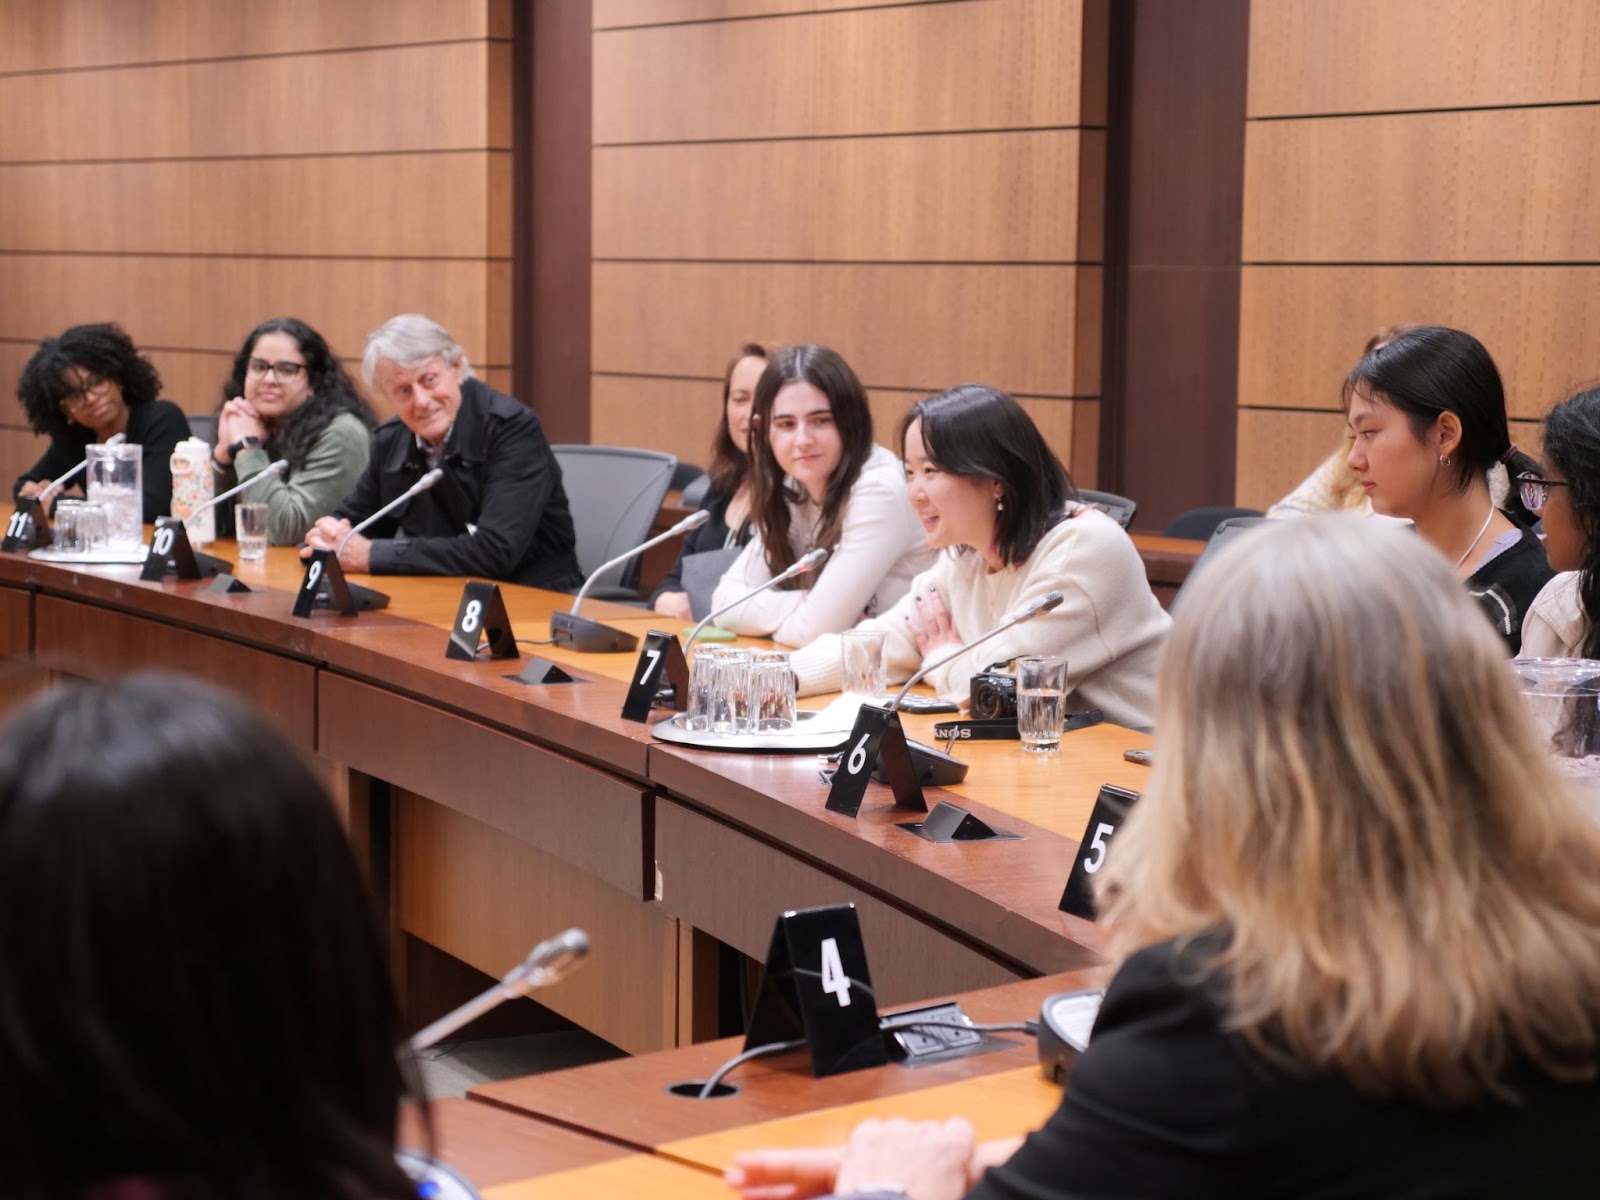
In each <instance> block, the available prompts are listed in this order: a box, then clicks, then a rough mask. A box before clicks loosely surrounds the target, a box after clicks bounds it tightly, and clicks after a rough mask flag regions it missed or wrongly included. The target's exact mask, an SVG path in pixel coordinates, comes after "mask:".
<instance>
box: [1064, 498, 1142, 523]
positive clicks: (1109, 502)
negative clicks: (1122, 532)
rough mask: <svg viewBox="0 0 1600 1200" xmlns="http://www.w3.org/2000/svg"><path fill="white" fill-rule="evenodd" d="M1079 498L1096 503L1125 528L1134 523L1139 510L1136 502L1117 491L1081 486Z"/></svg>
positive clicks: (1102, 510)
mask: <svg viewBox="0 0 1600 1200" xmlns="http://www.w3.org/2000/svg"><path fill="white" fill-rule="evenodd" d="M1078 499H1080V500H1082V501H1083V502H1084V503H1085V504H1092V505H1094V507H1096V508H1098V509H1099V510H1100V511H1101V512H1103V513H1105V514H1106V516H1108V517H1110V518H1111V519H1112V520H1113V521H1115V522H1116V523H1117V524H1118V525H1121V526H1122V527H1123V528H1124V529H1126V528H1127V527H1128V526H1129V525H1132V524H1133V514H1134V513H1136V512H1138V511H1139V505H1138V504H1137V503H1136V502H1134V501H1132V500H1129V499H1128V498H1127V497H1126V496H1119V495H1117V494H1116V493H1115V492H1096V491H1091V490H1090V489H1089V488H1079V489H1078Z"/></svg>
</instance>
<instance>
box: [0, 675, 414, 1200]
mask: <svg viewBox="0 0 1600 1200" xmlns="http://www.w3.org/2000/svg"><path fill="white" fill-rule="evenodd" d="M0 961H4V963H5V970H4V971H3V972H0V1147H3V1149H4V1153H5V1160H6V1184H5V1189H4V1190H5V1194H6V1195H7V1196H8V1197H11V1198H12V1200H44V1198H46V1197H48V1198H49V1200H111V1198H119V1200H120V1198H121V1197H132V1196H137V1197H140V1200H225V1198H226V1200H245V1198H250V1200H290V1198H291V1197H293V1198H295V1200H302V1198H309V1200H382V1198H385V1197H392V1198H394V1200H400V1198H401V1197H411V1198H413V1200H414V1197H415V1196H416V1194H417V1193H416V1190H415V1187H414V1186H413V1185H412V1184H411V1183H410V1182H409V1181H408V1179H407V1177H406V1175H405V1173H404V1172H402V1171H401V1170H400V1169H399V1168H398V1167H397V1166H396V1163H395V1157H394V1155H395V1119H396V1115H397V1111H398V1107H399V1103H400V1100H401V1097H402V1096H403V1095H404V1094H406V1093H407V1092H408V1091H409V1092H411V1093H412V1094H413V1095H419V1096H420V1091H419V1090H418V1089H417V1088H416V1087H415V1085H414V1082H413V1080H414V1074H415V1072H414V1067H413V1064H412V1062H411V1060H410V1058H409V1051H408V1050H405V1049H404V1048H402V1039H401V1034H400V1022H399V1015H398V1012H397V1009H396V1003H395V999H394V995H393V991H392V988H391V984H390V980H389V974H388V969H387V966H386V963H385V957H384V950H383V943H382V941H381V940H380V937H379V934H378V929H377V924H376V922H375V919H374V914H373V910H372V907H371V904H370V900H369V897H368V894H367V891H366V889H365V887H364V885H363V882H362V878H361V874H360V872H359V870H358V869H357V866H356V862H355V859H354V856H353V855H352V854H351V852H350V849H349V845H348V843H347V842H346V839H345V836H344V833H343V831H342V830H341V828H340V825H339V821H338V819H337V817H336V816H335V814H334V810H333V805H332V802H331V801H330V799H329V797H328V795H327V793H326V792H325V791H324V790H323V788H322V786H321V785H320V784H319V783H318V782H317V779H316V776H315V775H313V774H312V772H311V770H310V769H309V768H308V767H307V766H306V764H305V762H304V760H303V759H302V757H301V756H300V754H299V752H298V751H297V750H296V749H295V748H294V747H293V746H291V745H290V744H289V743H288V742H287V741H286V740H285V739H284V738H283V737H282V736H281V735H280V734H278V733H277V732H275V731H274V730H272V729H270V728H268V727H267V726H266V724H265V723H264V722H263V721H262V720H261V719H260V718H258V717H256V716H255V715H254V714H253V713H251V712H250V711H249V710H248V709H246V708H245V707H244V706H243V704H241V703H240V702H239V701H238V700H236V699H234V698H233V697H232V696H230V695H228V694H226V693H223V692H221V691H219V690H217V689H215V688H212V687H209V686H206V685H202V684H199V683H197V682H195V681H194V680H191V679H187V678H183V677H180V676H175V675H144V676H134V677H131V678H129V679H127V680H125V681H123V682H118V683H112V684H109V685H106V684H98V683H96V684H87V683H81V684H80V683H72V684H67V685H64V686H62V687H59V688H56V689H54V690H53V691H50V692H47V693H45V694H43V695H42V696H40V697H38V698H36V699H35V700H34V701H33V702H32V703H31V704H29V705H28V706H27V707H26V708H24V709H22V710H21V711H19V712H18V713H17V714H16V715H14V716H13V717H12V719H11V720H10V721H9V723H8V724H6V725H5V726H3V727H0ZM425 1123H426V1121H425Z"/></svg>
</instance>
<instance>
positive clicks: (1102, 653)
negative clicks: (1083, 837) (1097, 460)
mask: <svg viewBox="0 0 1600 1200" xmlns="http://www.w3.org/2000/svg"><path fill="white" fill-rule="evenodd" d="M900 445H901V449H902V453H903V454H904V457H905V470H906V476H907V479H908V480H909V498H910V502H911V508H912V510H913V511H914V512H915V513H916V516H917V518H918V520H919V521H920V523H921V525H922V528H923V530H924V531H925V533H926V535H927V540H928V544H929V545H930V546H932V547H934V548H936V549H942V550H944V551H945V553H944V554H943V555H941V556H940V557H939V559H938V560H937V561H936V562H935V563H934V565H933V567H932V568H931V569H930V570H928V571H925V572H924V573H922V574H921V575H919V576H917V578H916V579H915V580H914V581H913V583H912V585H911V590H910V592H909V593H908V594H907V595H906V596H905V597H904V598H903V599H901V601H900V602H899V603H898V604H896V605H895V606H894V608H893V609H891V610H890V611H888V612H885V613H881V614H879V615H878V616H877V617H876V618H874V619H872V620H869V621H864V622H862V624H861V625H860V626H858V628H862V629H877V630H882V631H883V632H884V634H885V635H886V638H885V651H884V653H885V658H886V663H885V665H886V668H887V670H888V673H889V676H890V678H892V679H902V680H903V679H908V678H910V676H911V675H912V674H913V673H914V672H916V671H917V670H919V669H920V668H921V667H922V665H923V664H924V663H925V662H927V661H929V660H931V659H935V658H939V657H942V656H943V655H945V654H947V653H949V652H950V650H952V649H953V648H955V647H956V646H959V645H960V644H961V643H962V642H964V641H967V640H968V639H970V638H973V637H976V636H977V635H978V634H980V633H982V632H983V631H984V630H986V629H989V628H991V627H992V626H994V625H997V624H999V623H1000V621H1001V620H1002V618H1004V617H1005V616H1006V615H1007V614H1008V613H1011V612H1013V611H1014V610H1016V609H1017V608H1020V607H1021V606H1022V604H1023V603H1024V602H1025V601H1028V600H1031V599H1034V598H1035V597H1037V596H1042V595H1044V594H1045V593H1046V592H1051V591H1059V592H1060V593H1061V594H1062V596H1063V597H1064V600H1063V602H1062V604H1061V605H1060V607H1058V608H1056V609H1055V610H1054V611H1053V612H1050V613H1047V614H1045V615H1044V616H1041V617H1037V618H1035V619H1034V620H1032V621H1029V622H1027V623H1025V624H1022V625H1018V626H1017V627H1016V628H1014V629H1012V630H1010V631H1009V632H1007V633H1003V634H1001V635H1000V636H999V637H997V638H995V639H993V640H992V641H989V642H986V643H984V644H983V645H982V646H979V647H977V648H976V649H974V650H971V651H968V652H967V653H966V654H963V655H960V656H959V657H957V658H955V659H954V660H952V661H951V662H950V663H948V664H946V665H945V666H942V667H938V668H936V669H935V670H933V671H932V672H930V673H929V674H928V675H927V676H926V677H925V678H926V679H927V681H928V682H929V683H930V684H931V685H932V686H933V688H934V689H935V690H936V691H938V692H939V694H940V695H942V696H944V697H946V698H948V699H951V700H959V699H962V698H964V697H965V696H966V695H967V694H968V692H969V689H970V682H971V679H972V676H973V675H975V674H977V673H978V672H979V671H981V670H983V668H984V667H985V666H987V665H988V664H989V663H993V662H999V661H1009V660H1010V659H1013V658H1016V657H1018V656H1021V655H1029V654H1059V655H1063V656H1064V657H1065V658H1066V660H1067V671H1068V680H1067V686H1068V690H1069V692H1070V693H1071V695H1072V697H1073V698H1074V699H1073V700H1072V701H1069V703H1072V702H1075V703H1076V704H1077V705H1078V706H1080V707H1091V708H1099V709H1101V710H1102V711H1104V712H1105V714H1106V716H1107V717H1108V718H1109V719H1110V720H1113V721H1117V722H1120V723H1122V724H1125V725H1134V726H1146V725H1149V724H1150V720H1151V714H1152V712H1153V710H1154V704H1155V676H1156V667H1157V660H1158V659H1159V657H1160V650H1161V644H1162V641H1163V639H1164V638H1165V637H1166V633H1167V630H1168V628H1169V627H1170V626H1171V624H1172V622H1171V620H1170V619H1169V618H1168V616H1167V614H1166V612H1165V611H1164V610H1163V609H1162V607H1161V605H1160V604H1159V603H1157V601H1156V598H1155V596H1154V595H1152V594H1151V592H1150V584H1149V582H1148V580H1147V578H1146V575H1145V570H1144V563H1143V561H1142V560H1141V559H1140V557H1139V552H1138V551H1137V550H1136V549H1134V545H1133V542H1132V541H1131V540H1129V538H1128V535H1127V534H1126V533H1125V532H1123V530H1122V527H1121V526H1120V525H1118V524H1117V523H1116V522H1115V521H1113V520H1112V519H1111V518H1110V517H1107V516H1106V515H1105V514H1104V513H1102V512H1100V511H1099V510H1098V509H1096V508H1093V507H1091V506H1089V505H1085V504H1079V503H1078V502H1077V492H1076V491H1075V490H1074V489H1073V486H1072V481H1071V479H1070V478H1069V477H1068V475H1067V470H1066V468H1065V467H1064V466H1062V465H1061V460H1060V459H1059V458H1057V457H1056V455H1055V453H1054V451H1052V450H1051V449H1050V447H1049V445H1048V444H1047V443H1046V442H1045V440H1044V437H1043V435H1041V434H1040V432H1039V428H1038V426H1036V425H1035V424H1034V423H1033V419H1032V418H1031V417H1029V416H1028V414H1027V413H1026V412H1025V411H1024V410H1023V408H1022V406H1021V405H1019V404H1018V403H1017V402H1016V401H1015V400H1013V399H1012V398H1011V397H1010V396H1008V395H1006V394H1005V393H1004V392H1001V391H997V390H996V389H994V388H991V387H986V386H984V385H983V384H979V383H966V384H962V385H961V386H959V387H954V388H951V389H950V390H949V391H947V392H941V393H940V394H939V395H937V396H934V397H932V398H930V399H927V400H923V401H920V402H919V403H917V404H915V405H913V406H912V408H911V411H910V412H908V413H907V414H906V415H905V419H904V421H903V422H902V423H901V426H900ZM793 661H794V668H795V671H796V673H797V674H798V675H799V677H800V687H801V690H802V692H803V693H805V694H812V693H816V692H828V691H835V690H837V689H838V688H839V687H840V686H841V682H842V680H841V677H840V662H839V640H838V639H837V638H823V639H820V640H819V641H817V642H816V643H814V644H813V645H811V646H809V647H807V648H806V649H804V650H801V651H798V652H797V653H796V654H795V655H794V660H793Z"/></svg>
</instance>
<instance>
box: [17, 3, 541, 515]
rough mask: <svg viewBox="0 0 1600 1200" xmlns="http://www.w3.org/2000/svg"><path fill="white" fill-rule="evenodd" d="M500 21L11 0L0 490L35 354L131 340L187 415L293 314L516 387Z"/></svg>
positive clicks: (438, 6) (330, 331)
mask: <svg viewBox="0 0 1600 1200" xmlns="http://www.w3.org/2000/svg"><path fill="white" fill-rule="evenodd" d="M511 3H512V0H275V2H274V3H272V4H267V5H242V4H238V3H236V2H235V0H53V2H51V3H34V2H28V0H4V2H0V113H4V114H5V115H6V120H5V121H4V122H0V380H3V381H4V389H3V398H0V479H3V480H4V481H5V482H6V484H7V485H9V483H10V481H11V480H12V479H13V478H15V476H16V475H17V473H18V472H19V471H21V470H22V469H23V468H25V467H26V466H28V465H30V464H31V463H32V461H33V459H34V458H35V457H36V456H37V454H38V453H39V451H40V449H41V448H42V444H43V443H42V441H40V440H39V439H36V438H34V437H33V436H32V435H31V433H30V432H29V431H28V429H27V422H26V420H25V418H24V417H23V415H22V413H21V411H20V408H19V406H18V405H17V402H16V399H15V395H14V390H15V381H16V378H17V375H18V373H19V372H20V370H21V368H22V365H23V364H24V363H25V362H26V361H27V359H28V357H29V355H30V354H31V353H32V352H33V349H34V347H35V346H36V345H37V342H38V340H39V339H40V338H41V337H44V336H47V335H49V334H52V333H57V332H59V331H60V330H61V329H63V328H65V327H66V326H69V325H74V324H80V323H83V322H87V321H104V320H111V321H117V322H119V323H120V324H121V325H122V326H123V327H124V328H125V329H127V330H128V332H129V333H130V334H131V335H132V337H133V338H134V340H135V341H136V342H137V343H138V344H139V345H140V346H141V347H142V348H144V349H145V350H146V351H147V352H148V353H149V355H150V357H151V359H152V360H153V361H154V362H155V364H156V366H157V368H158V369H159V370H160V371H161V374H162V377H163V379H164V381H165V384H166V389H165V390H166V394H167V396H169V397H170V398H171V399H173V400H175V401H177V402H178V404H179V405H181V406H182V407H183V408H184V410H185V411H188V412H209V411H210V410H211V409H212V408H214V407H215V405H216V403H217V401H218V398H219V395H220V391H221V386H222V383H223V380H224V378H225V377H226V375H227V372H228V368H229V366H230V365H231V360H232V356H233V354H234V352H235V351H236V350H237V348H238V344H239V342H240V341H241V339H242V338H243V337H244V335H245V334H246V333H247V332H249V330H250V329H251V328H252V327H253V326H254V325H255V324H257V323H258V322H259V321H261V320H264V319H265V318H267V317H271V316H278V315H283V314H292V315H295V316H299V317H301V318H303V319H305V320H306V321H309V322H310V323H311V324H312V325H313V326H315V327H316V328H318V329H319V330H321V332H322V333H323V334H324V336H326V337H327V338H328V340H329V342H330V344H331V345H332V346H333V348H334V350H335V352H337V353H339V354H340V355H342V356H343V357H345V358H346V359H347V360H351V361H354V360H356V359H358V358H359V356H360V354H361V350H362V346H363V343H364V342H365V339H366V335H367V333H368V332H369V331H370V330H372V329H373V328H375V327H376V326H377V325H379V324H381V323H382V322H383V321H384V320H386V319H387V318H388V317H390V316H392V315H394V314H395V313H398V312H406V311H420V312H425V313H428V314H429V315H431V316H433V317H435V318H436V319H438V320H439V321H441V322H443V323H444V324H445V325H446V326H447V327H448V328H449V329H450V330H451V332H452V333H453V334H455V336H456V338H457V339H458V340H459V341H460V342H461V343H462V344H463V345H464V346H465V347H466V348H467V352H468V354H469V356H470V357H471V359H472V360H473V362H474V365H475V366H478V367H479V368H480V373H481V374H483V375H484V376H485V377H486V378H488V379H489V380H490V381H491V382H494V383H496V384H498V385H501V386H505V385H507V384H508V382H509V379H510V372H511V348H510V347H511V337H510V323H511V268H510V260H511V174H510V159H511V129H510V120H511V105H510V83H511V80H510V63H511V53H510V39H511Z"/></svg>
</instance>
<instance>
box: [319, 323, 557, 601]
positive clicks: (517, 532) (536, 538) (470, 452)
mask: <svg viewBox="0 0 1600 1200" xmlns="http://www.w3.org/2000/svg"><path fill="white" fill-rule="evenodd" d="M361 375H362V378H363V379H365V380H366V382H367V386H368V387H369V388H372V389H373V390H374V391H375V392H376V393H378V394H381V395H383V396H384V397H385V398H386V399H387V400H388V401H389V404H390V406H391V407H392V408H393V409H394V411H395V415H394V416H393V417H392V418H391V419H389V420H388V421H385V422H384V423H383V424H382V425H380V426H379V427H378V431H377V432H376V433H374V434H373V435H372V457H371V460H370V461H369V462H368V464H367V469H366V470H365V471H364V472H362V475H361V478H360V479H359V480H358V481H357V483H356V486H355V490H354V491H352V492H351V493H350V494H349V495H348V496H346V497H345V499H344V500H343V501H342V502H341V503H340V504H339V506H338V507H337V508H335V509H334V511H333V513H332V515H330V516H326V517H323V518H322V519H321V520H319V521H318V522H317V523H316V524H315V525H313V526H312V527H311V531H310V532H309V533H308V534H307V535H306V545H307V546H308V547H309V548H310V549H312V550H332V549H335V548H336V547H337V546H338V545H339V544H340V542H341V541H343V540H344V536H345V534H347V533H349V532H350V530H351V527H352V525H353V524H356V523H359V522H360V521H362V520H364V519H365V518H367V517H369V516H371V515H372V514H373V513H375V512H377V511H378V510H379V509H381V508H382V507H383V506H384V505H386V504H388V503H389V502H390V501H392V500H394V499H396V498H397V497H399V496H400V495H401V494H402V493H404V492H405V491H406V489H407V488H409V487H410V486H411V485H412V484H414V483H416V482H417V481H418V480H419V479H421V478H422V477H423V476H424V475H426V474H427V473H428V472H429V471H430V470H432V469H433V468H435V467H437V468H439V469H440V470H441V471H443V472H444V477H443V479H441V480H440V481H439V483H438V484H437V485H436V486H435V487H434V488H433V489H432V490H431V491H426V492H423V493H421V494H420V495H418V496H415V497H413V498H412V499H411V500H410V501H408V502H407V503H406V504H405V505H403V506H402V507H401V508H400V509H398V510H397V511H396V512H394V513H391V514H390V515H388V516H386V517H384V518H383V519H382V520H381V521H379V522H378V523H377V524H376V525H374V526H373V527H372V529H371V530H369V531H368V532H367V533H358V534H356V535H355V536H354V537H352V538H350V540H349V541H348V542H347V543H346V544H345V547H344V549H343V550H342V551H341V552H340V554H339V564H340V565H341V566H342V567H344V569H345V570H347V571H370V572H372V573H373V574H377V575H476V576H478V577H479V578H481V579H499V580H505V581H507V582H510V583H523V584H528V585H529V586H531V587H542V588H550V589H552V590H554V591H573V590H575V589H576V588H578V587H579V586H580V585H581V584H582V583H583V578H582V576H581V575H580V574H579V573H578V559H577V555H576V553H575V547H576V541H577V539H576V535H575V533H574V531H573V527H572V514H571V513H570V512H569V511H568V508H567V493H566V491H565V490H564V489H563V488H562V486H561V465H560V464H559V463H558V462H556V456H555V454H554V452H552V451H551V449H550V443H549V442H547V441H545V437H544V431H543V429H541V428H540V425H539V418H538V417H536V416H534V415H533V410H532V409H529V408H527V407H526V406H524V405H522V404H519V403H518V402H517V401H516V400H513V399H512V398H511V397H510V396H506V395H503V394H502V393H500V392H497V391H495V390H494V389H493V388H492V387H490V386H489V385H488V384H486V383H484V382H482V381H481V380H479V379H475V378H473V375H472V365H471V364H470V363H469V362H468V361H467V355H466V351H464V350H463V349H462V348H461V347H460V346H459V345H458V344H457V343H456V341H455V339H454V338H452V337H451V336H450V334H449V333H447V332H446V331H445V329H444V327H443V326H441V325H440V324H438V322H436V321H432V320H429V319H428V318H427V317H424V316H419V315H417V314H415V313H407V314H404V315H402V316H398V317H394V318H392V319H391V320H389V321H388V322H386V323H385V324H384V326H383V327H382V328H381V329H379V330H377V331H376V332H374V333H373V334H372V336H370V337H369V338H368V339H367V350H366V355H365V356H364V357H363V358H362V360H361ZM303 553H305V554H309V550H307V551H305V552H303Z"/></svg>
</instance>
